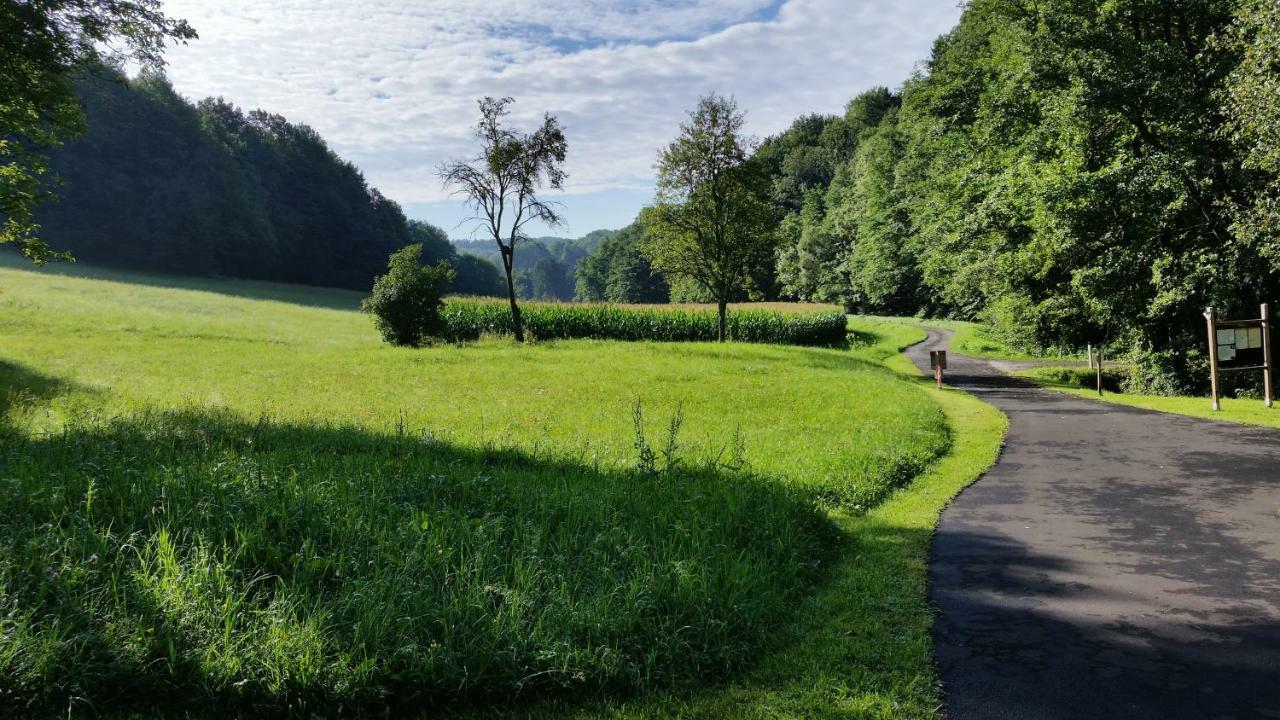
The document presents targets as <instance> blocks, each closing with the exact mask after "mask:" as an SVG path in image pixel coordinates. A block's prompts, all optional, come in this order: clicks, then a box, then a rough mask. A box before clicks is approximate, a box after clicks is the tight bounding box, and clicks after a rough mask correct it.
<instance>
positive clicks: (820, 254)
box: [579, 0, 1280, 392]
mask: <svg viewBox="0 0 1280 720" xmlns="http://www.w3.org/2000/svg"><path fill="white" fill-rule="evenodd" d="M1277 76H1280V4H1277V3H1275V2H1274V0H1193V1H1183V0H1117V1H1114V2H1106V3H1101V2H1081V1H1079V0H1045V1H1044V2H1037V3H1026V2H1022V1H1020V0H974V1H973V2H971V3H969V4H968V5H967V7H966V8H965V10H964V13H963V16H962V19H961V21H960V23H959V25H958V26H957V27H956V28H955V29H954V30H952V31H951V32H950V33H948V34H947V35H945V36H943V37H941V38H939V39H938V40H937V41H936V43H935V45H934V48H933V51H932V54H931V56H930V57H929V58H928V59H927V61H926V62H925V63H924V64H923V66H922V68H921V69H920V70H919V71H918V72H917V73H916V74H915V75H914V76H913V77H911V78H908V79H906V81H905V82H904V84H903V86H902V87H901V89H900V90H898V91H890V90H888V89H885V88H876V89H873V90H870V91H868V92H866V93H863V94H862V95H860V96H858V97H857V98H855V99H854V100H853V101H852V102H851V103H849V105H848V107H847V109H846V112H845V113H844V114H843V115H839V116H818V115H809V116H804V117H801V118H799V119H798V120H796V121H795V123H794V124H793V125H792V126H791V127H790V128H789V129H788V130H787V131H786V132H784V133H781V134H780V135H778V136H775V137H771V138H768V139H766V140H765V141H764V142H763V143H762V144H761V146H760V147H759V149H758V151H757V152H756V153H755V160H756V161H758V162H761V163H763V164H764V165H765V168H766V169H767V171H768V173H769V174H770V176H771V177H772V179H773V189H774V198H773V202H774V204H775V209H776V214H777V241H778V251H777V257H776V266H775V267H774V268H773V269H772V273H771V274H765V275H764V276H762V277H761V278H760V279H759V281H758V282H757V283H756V284H755V286H754V287H751V288H743V295H744V296H746V295H748V294H754V295H757V296H764V297H769V296H780V297H784V298H797V299H802V300H818V301H827V302H839V303H843V304H845V305H846V306H848V307H849V308H850V309H853V310H857V311H860V312H868V313H881V314H920V315H929V316H940V317H952V318H959V319H967V320H981V321H985V322H986V323H987V324H988V325H990V326H991V328H992V330H993V332H996V333H998V334H999V335H1000V336H1001V337H1002V339H1003V340H1005V341H1007V342H1010V343H1013V344H1015V345H1019V346H1022V347H1024V348H1027V349H1049V348H1054V347H1061V348H1078V347H1081V346H1083V345H1084V344H1085V343H1093V344H1095V345H1098V344H1107V345H1109V346H1111V347H1112V349H1113V350H1114V351H1119V352H1123V353H1124V354H1126V355H1127V356H1128V357H1129V358H1130V359H1132V360H1134V361H1135V363H1136V367H1137V368H1138V371H1137V372H1135V373H1134V375H1133V376H1132V379H1131V384H1132V385H1133V387H1132V388H1131V389H1134V390H1146V391H1154V392H1176V391H1186V390H1190V389H1193V386H1194V385H1196V384H1198V383H1199V382H1201V378H1203V377H1204V374H1203V373H1202V372H1201V368H1202V367H1203V364H1204V362H1205V360H1204V357H1203V355H1204V353H1203V350H1202V346H1203V345H1204V338H1203V334H1204V320H1203V318H1202V316H1201V313H1202V311H1203V310H1204V308H1205V307H1206V306H1209V305H1213V306H1214V307H1216V308H1218V310H1219V312H1220V313H1223V314H1225V315H1233V316H1250V317H1252V316H1256V314H1257V305H1258V303H1259V302H1261V301H1264V300H1271V301H1276V300H1280V273H1278V272H1277V271H1278V270H1280V242H1278V237H1280V210H1278V209H1277V208H1280V85H1277V83H1276V78H1277ZM609 251H610V252H612V253H614V256H617V257H620V258H621V259H619V260H616V261H615V260H612V259H605V258H603V257H595V256H593V257H591V258H588V259H587V260H586V261H584V262H583V263H582V264H581V265H580V271H579V273H580V275H579V288H580V292H579V295H580V296H582V297H587V298H592V299H597V298H606V299H624V298H626V299H630V298H632V297H634V296H633V295H630V294H628V293H627V292H623V291H616V292H614V293H613V294H610V293H609V292H607V291H605V290H602V288H603V287H605V284H604V283H602V281H601V280H600V278H602V277H613V278H614V279H613V280H612V283H613V285H614V286H615V287H623V286H629V285H630V284H636V283H641V284H642V281H643V280H645V278H646V277H647V269H646V268H644V267H642V266H640V265H636V264H634V257H631V256H626V254H625V253H622V254H618V253H617V250H616V248H614V247H612V246H609ZM597 252H598V253H599V254H601V255H603V254H604V253H605V252H606V246H602V247H601V249H600V250H599V251H597ZM611 257H613V256H611ZM628 263H631V264H632V265H631V267H632V270H630V271H628V270H627V269H626V267H627V264H628ZM624 276H625V277H626V280H625V281H624V280H623V279H622V277H624ZM659 294H660V293H659ZM649 297H652V296H649Z"/></svg>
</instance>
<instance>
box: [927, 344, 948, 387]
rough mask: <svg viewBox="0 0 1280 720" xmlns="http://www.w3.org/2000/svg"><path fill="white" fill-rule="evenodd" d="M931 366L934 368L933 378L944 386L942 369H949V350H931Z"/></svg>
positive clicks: (940, 385) (939, 384)
mask: <svg viewBox="0 0 1280 720" xmlns="http://www.w3.org/2000/svg"><path fill="white" fill-rule="evenodd" d="M929 367H931V368H933V380H934V382H936V383H938V387H942V371H943V370H946V369H947V351H946V350H930V351H929Z"/></svg>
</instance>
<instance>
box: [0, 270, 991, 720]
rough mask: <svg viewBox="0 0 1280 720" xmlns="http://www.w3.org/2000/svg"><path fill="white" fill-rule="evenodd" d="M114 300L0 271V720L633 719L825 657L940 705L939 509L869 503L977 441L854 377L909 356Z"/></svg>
mask: <svg viewBox="0 0 1280 720" xmlns="http://www.w3.org/2000/svg"><path fill="white" fill-rule="evenodd" d="M108 275H109V276H110V277H111V278H113V279H112V280H104V279H82V278H77V277H74V276H66V275H48V274H39V273H34V272H28V271H25V270H16V269H0V336H2V337H3V338H4V342H3V345H0V383H2V384H0V387H3V392H2V393H0V412H3V417H4V423H3V426H4V429H3V431H2V433H3V434H0V443H2V444H0V633H2V634H3V638H4V640H5V642H4V643H3V644H2V645H0V680H2V682H0V686H2V687H3V688H4V689H3V690H0V709H2V708H3V707H9V708H11V709H18V710H22V711H24V712H25V711H35V710H53V709H58V710H59V711H64V712H65V710H66V709H67V708H68V707H72V708H83V709H84V710H86V711H94V712H116V711H123V710H128V709H133V710H144V711H152V710H164V711H171V712H182V711H199V710H201V709H202V708H203V709H207V708H209V707H211V706H216V707H218V708H220V709H223V710H226V709H237V708H238V709H239V710H240V711H243V712H255V713H258V712H283V713H289V714H308V713H310V712H313V711H316V710H318V709H323V711H324V712H326V713H351V712H356V711H361V710H364V711H370V712H382V711H383V710H385V709H386V708H392V709H400V710H408V709H409V708H414V709H417V710H425V709H429V708H433V707H435V708H439V707H441V706H443V705H446V704H448V705H451V706H456V705H457V704H458V703H464V704H472V705H474V704H475V703H481V704H489V703H493V702H497V703H499V705H498V707H502V708H504V709H506V710H511V709H512V708H518V707H528V708H537V707H540V706H538V705H533V706H527V705H525V703H527V702H528V701H529V700H531V699H540V700H539V702H542V703H545V702H552V703H568V704H569V705H571V706H573V707H589V706H590V702H589V701H590V699H591V698H592V697H623V698H627V697H637V698H640V699H639V700H637V702H642V703H645V702H649V701H648V700H646V699H644V698H649V697H651V694H650V693H652V691H654V689H655V688H656V689H662V688H676V690H674V691H673V690H667V691H666V692H676V693H682V692H685V690H682V688H683V689H688V688H701V687H723V686H722V685H721V684H722V683H724V682H725V681H726V680H731V679H733V678H735V677H750V678H756V677H762V676H759V675H756V674H755V673H765V676H768V675H769V673H771V672H772V673H781V675H778V677H783V676H786V677H792V678H794V677H796V673H798V672H800V671H801V669H802V668H808V667H814V668H816V667H817V665H819V664H826V663H827V660H829V659H831V658H834V657H836V656H831V658H827V659H823V658H824V657H826V656H824V655H822V654H820V653H823V652H827V650H822V649H821V647H820V646H819V645H816V644H813V643H811V642H810V635H811V634H812V633H813V632H819V631H821V632H827V633H833V635H832V638H836V637H837V635H838V636H839V637H855V636H856V637H862V638H863V639H864V640H866V641H865V642H860V644H859V645H858V647H857V648H853V649H854V650H856V651H857V652H872V651H875V652H877V653H889V655H887V656H882V657H888V658H891V659H893V660H894V662H895V663H897V664H896V665H892V664H891V665H885V666H884V667H882V668H881V669H880V670H876V671H875V672H873V673H872V675H874V676H875V677H873V678H872V680H870V681H867V682H863V681H860V680H856V679H850V680H848V682H853V683H854V684H853V685H852V686H850V687H851V688H854V689H853V690H850V692H856V693H857V694H859V696H860V697H863V696H864V697H865V702H867V703H871V705H868V707H871V706H872V705H874V706H878V707H891V706H896V705H897V704H899V703H905V705H903V707H910V708H915V710H912V711H911V713H915V711H916V710H918V709H919V708H923V707H925V706H926V705H928V704H929V702H931V700H930V698H931V697H932V695H933V694H934V691H933V689H932V685H931V680H930V679H929V678H930V677H931V669H930V664H929V662H928V650H927V633H926V632H925V629H927V623H928V614H927V609H926V608H925V606H924V598H923V574H922V573H923V563H924V550H925V543H926V542H927V537H928V532H929V528H930V527H932V522H933V517H934V515H935V514H936V512H937V508H938V507H940V503H941V502H942V500H938V499H937V498H934V499H919V498H925V496H924V495H920V496H919V498H918V499H917V500H909V501H907V502H908V504H907V505H905V506H904V505H901V504H900V503H901V502H903V500H902V498H904V497H906V498H908V499H909V498H913V497H917V495H916V494H915V488H917V487H919V488H921V492H925V491H927V490H928V488H929V487H930V485H928V484H926V485H920V483H919V482H917V483H916V484H914V485H912V486H911V488H912V490H911V491H909V492H907V493H900V494H899V495H892V499H890V501H889V503H887V504H884V500H885V499H886V498H889V497H891V494H892V493H893V492H894V490H895V489H896V488H899V487H901V486H903V485H904V484H906V483H907V482H909V481H910V480H911V479H912V478H913V477H915V476H916V475H917V474H918V473H919V472H920V471H921V470H923V469H925V468H926V467H930V466H931V465H930V464H931V463H933V462H934V459H935V458H936V457H937V456H938V455H939V454H940V453H943V452H944V451H945V450H946V449H947V448H948V447H949V446H950V445H952V444H954V445H955V446H956V447H957V448H958V449H960V450H961V451H962V452H960V453H959V454H958V455H954V456H953V457H960V458H962V459H963V458H964V457H968V454H967V453H966V452H964V451H963V448H964V447H966V445H965V443H968V442H970V440H969V439H967V437H968V436H967V435H964V434H962V435H958V436H953V433H951V432H949V431H948V429H947V423H946V416H947V414H949V413H954V412H956V410H955V407H953V403H954V399H952V396H950V395H948V394H941V395H940V394H936V393H932V392H931V391H929V390H927V389H926V388H924V387H922V386H920V385H918V384H917V383H915V382H914V381H913V380H910V379H905V378H904V377H903V376H899V375H896V374H895V373H893V372H891V371H889V370H887V369H886V368H884V367H883V366H882V365H881V364H880V361H881V360H883V359H885V358H886V357H887V356H888V355H890V354H891V353H892V351H893V350H894V349H896V347H897V346H899V345H901V344H906V343H907V342H910V339H909V333H910V332H912V331H911V330H910V329H909V328H905V326H892V327H891V328H890V329H880V330H876V329H875V328H872V327H868V328H864V329H863V331H862V332H860V333H859V334H858V335H856V336H855V337H856V338H857V342H856V343H855V348H854V349H853V350H824V349H805V348H788V347H774V346H753V345H731V346H717V345H714V344H681V345H677V344H668V345H663V344H655V343H603V342H588V341H576V342H560V343H544V344H537V345H533V346H529V347H518V346H515V345H513V344H512V343H510V342H506V341H492V340H491V341H481V342H479V343H475V344H470V345H464V346H446V347H436V348H430V349H426V350H406V349H396V348H390V347H387V346H385V345H382V344H381V343H380V342H379V341H378V340H377V338H376V334H375V333H374V331H373V329H372V324H371V323H370V321H369V319H368V318H367V317H364V316H362V315H360V314H358V313H355V312H352V311H349V310H341V309H335V308H341V307H343V306H344V305H343V303H344V302H346V301H347V300H349V299H350V298H349V295H350V294H346V293H338V294H336V295H331V294H329V293H327V292H323V291H306V290H299V289H296V288H273V287H271V286H265V285H262V284H243V283H239V284H232V287H230V288H229V289H228V291H227V292H226V293H223V292H207V291H202V290H196V289H191V286H192V285H193V284H194V285H195V286H196V287H199V288H203V289H205V290H215V291H216V290H218V289H219V285H218V284H217V283H213V282H211V281H175V282H174V283H173V284H174V285H178V286H182V287H179V288H174V287H165V285H166V284H168V283H166V282H165V281H163V280H162V279H156V278H145V280H146V282H145V283H138V282H125V281H129V280H131V278H130V277H129V276H128V274H120V273H110V274H108ZM256 297H268V298H275V299H267V300H263V299H252V298H256ZM281 300H287V302H282V301H281ZM855 329H857V327H856V324H855ZM914 332H917V333H918V331H914ZM954 397H960V396H954ZM637 416H639V427H640V429H641V432H640V433H637ZM989 440H990V439H989V438H988V444H990V443H989ZM979 459H980V458H979ZM948 462H949V461H948ZM970 464H973V462H972V461H970ZM978 464H980V463H978ZM932 467H933V468H934V470H933V471H932V472H934V473H936V472H937V471H938V468H945V467H946V465H945V463H942V464H933V465H932ZM964 468H965V469H964V470H963V472H959V473H956V472H944V475H945V478H944V482H942V485H940V486H939V487H941V488H943V489H942V490H940V491H938V492H941V493H942V495H945V494H946V493H947V492H954V491H955V490H956V489H958V487H959V486H960V484H962V483H963V482H967V480H968V479H971V478H972V473H970V468H969V467H968V465H965V466H964ZM965 473H969V475H967V476H966V477H967V479H965V478H962V477H961V476H962V475H965ZM925 477H926V478H927V477H930V476H928V475H927V476H925ZM947 488H950V489H949V490H947ZM929 492H933V491H929ZM914 502H924V505H923V506H921V507H922V508H923V509H913V508H915V506H914V505H912V504H911V503H914ZM894 507H897V508H898V510H897V511H892V510H891V509H892V508H894ZM884 512H891V514H890V515H882V514H881V513H884ZM894 512H896V513H904V514H903V515H902V516H901V517H899V516H897V515H893V514H892V513H894ZM908 516H909V517H908ZM877 518H879V519H877ZM885 523H887V525H885ZM899 530H900V532H899ZM873 534H877V535H883V537H884V538H886V539H888V540H891V542H877V543H872V542H870V541H871V539H872V537H873ZM876 548H879V549H876ZM873 550H874V552H873ZM880 553H884V555H883V556H882V555H880ZM859 558H861V559H863V560H865V559H867V558H882V559H876V560H874V561H872V563H871V565H867V564H865V563H863V562H861V561H859ZM850 562H855V564H854V565H850V564H849V563H850ZM895 563H896V564H895ZM884 583H888V585H885V584H884ZM851 593H853V594H855V595H858V597H857V598H852V600H854V601H856V602H861V603H862V604H863V605H865V607H866V608H867V609H865V610H849V611H848V612H846V613H845V614H844V615H843V616H842V617H841V618H840V619H838V620H836V621H835V623H834V625H832V626H831V627H828V625H827V624H826V623H825V621H824V620H823V616H824V615H825V614H827V613H828V612H833V611H836V610H840V611H841V612H845V611H844V610H841V607H843V606H841V607H836V606H835V605H833V604H832V603H836V604H840V603H847V602H849V601H850V600H851V598H850V597H849V595H850V594H851ZM824 598H825V599H824ZM815 603H816V605H815ZM903 608H905V609H904V610H903V611H902V612H899V610H900V609H903ZM868 613H870V614H868ZM890 621H893V622H902V623H905V625H903V626H902V632H905V633H906V634H905V635H904V634H902V633H899V632H894V631H892V630H891V632H894V635H893V636H892V638H888V639H894V638H896V640H895V642H896V641H901V642H904V643H906V645H905V648H906V649H904V650H901V651H899V650H898V649H895V646H894V645H892V644H891V645H885V644H884V642H882V641H881V640H876V639H875V637H876V634H877V633H881V632H883V630H882V629H881V627H880V626H882V625H885V623H890ZM873 626H874V627H873ZM805 627H809V628H811V630H804V628H805ZM885 627H890V628H891V627H893V625H892V624H890V625H885ZM864 633H868V634H867V635H865V636H864V635H863V634H864ZM814 640H815V642H816V640H817V639H816V638H814ZM841 652H843V651H841ZM780 653H781V654H780ZM813 653H819V654H813ZM839 657H841V658H845V659H844V662H845V666H844V667H845V668H846V669H850V670H856V669H857V668H863V669H864V670H866V671H868V672H870V671H871V670H872V669H874V668H876V667H879V665H878V664H877V663H880V662H881V661H873V660H871V659H868V660H867V663H868V664H866V665H864V663H863V661H862V660H861V659H859V658H857V657H856V656H855V657H854V658H853V659H849V658H848V657H846V656H845V655H840V656H839ZM788 658H790V659H788ZM806 658H808V659H806ZM779 663H781V664H779ZM771 667H772V668H774V670H770V669H769V668H771ZM826 672H827V674H828V675H827V676H830V674H831V673H835V674H836V675H840V676H843V675H844V674H845V671H844V670H841V669H840V667H839V666H835V665H832V666H830V667H828V669H827V670H826ZM744 673H748V674H747V675H744ZM876 673H881V674H879V675H877V674H876ZM884 673H887V675H886V674H884ZM835 679H836V680H840V678H835ZM750 682H751V683H754V682H755V681H754V680H752V681H750ZM804 682H808V681H807V680H806V681H804ZM840 682H846V681H845V680H840ZM749 687H755V686H754V685H750V686H749ZM815 687H816V686H815ZM637 691H641V695H638V696H636V695H634V693H636V692H637ZM659 694H661V693H659ZM820 694H821V695H822V697H824V698H826V697H828V693H827V691H826V690H823V691H822V692H821V693H820ZM754 696H755V692H754V691H751V692H749V693H748V695H747V696H736V695H735V696H734V697H741V702H747V703H755V700H753V699H752V698H753V697H754ZM726 697H728V696H726ZM812 701H813V702H818V700H817V699H816V698H815V699H813V700H812ZM623 702H624V705H623V706H622V707H628V706H627V705H626V703H628V702H631V701H623ZM662 702H664V703H665V702H667V701H665V700H664V701H662ZM715 702H716V703H719V702H720V701H719V700H716V701H715ZM729 702H731V703H734V704H738V703H739V700H731V701H729ZM798 702H801V703H802V704H803V703H806V702H809V701H807V700H798ZM823 702H825V700H823ZM858 702H862V701H858ZM211 703H212V704H215V705H211ZM583 703H586V705H583ZM760 703H761V704H759V705H758V707H760V708H762V709H761V710H760V712H761V713H765V714H767V711H766V710H764V709H763V708H767V707H768V705H767V704H766V703H764V698H761V699H760ZM885 703H887V704H885ZM680 705H681V703H679V702H678V703H676V705H675V706H677V707H678V706H680ZM663 707H673V706H671V705H663ZM689 707H696V705H695V706H689ZM717 707H719V705H718V704H717ZM588 711H589V710H588ZM911 713H908V715H909V716H916V715H914V714H911Z"/></svg>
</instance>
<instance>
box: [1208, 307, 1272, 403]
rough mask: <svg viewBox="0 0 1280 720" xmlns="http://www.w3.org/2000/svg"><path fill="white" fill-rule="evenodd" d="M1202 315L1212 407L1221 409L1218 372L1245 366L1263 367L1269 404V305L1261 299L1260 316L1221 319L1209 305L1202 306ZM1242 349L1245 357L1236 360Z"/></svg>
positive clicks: (1240, 368) (1270, 397)
mask: <svg viewBox="0 0 1280 720" xmlns="http://www.w3.org/2000/svg"><path fill="white" fill-rule="evenodd" d="M1204 317H1205V320H1206V321H1207V323H1208V329H1209V384H1210V388H1211V389H1212V391H1213V409H1214V411H1215V412H1216V411H1218V410H1221V409H1222V403H1221V400H1220V398H1219V393H1218V376H1219V375H1220V374H1221V373H1224V372H1243V371H1247V370H1261V371H1262V386H1263V394H1264V396H1265V397H1264V402H1265V403H1266V406H1267V407H1271V406H1272V404H1273V393H1272V388H1271V306H1270V305H1268V304H1267V303H1262V315H1261V317H1258V318H1250V319H1247V320H1221V321H1220V320H1218V314H1217V312H1216V311H1215V310H1214V309H1213V308H1212V307H1210V308H1206V309H1205V311H1204ZM1259 346H1260V347H1259ZM1241 351H1243V353H1247V354H1243V358H1247V359H1241V360H1240V361H1237V360H1236V358H1237V357H1241V356H1242V352H1241ZM1254 351H1260V352H1254ZM1250 363H1252V364H1250Z"/></svg>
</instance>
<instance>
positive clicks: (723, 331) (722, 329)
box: [719, 300, 729, 342]
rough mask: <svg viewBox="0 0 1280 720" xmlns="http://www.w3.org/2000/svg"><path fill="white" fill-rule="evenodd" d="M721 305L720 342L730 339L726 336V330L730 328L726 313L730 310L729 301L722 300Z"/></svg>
mask: <svg viewBox="0 0 1280 720" xmlns="http://www.w3.org/2000/svg"><path fill="white" fill-rule="evenodd" d="M719 305H720V342H724V341H725V340H727V339H728V338H727V337H726V335H727V333H726V330H727V329H728V327H727V323H726V321H725V314H726V312H727V311H728V306H729V303H727V302H725V301H724V300H720V303H719Z"/></svg>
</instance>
